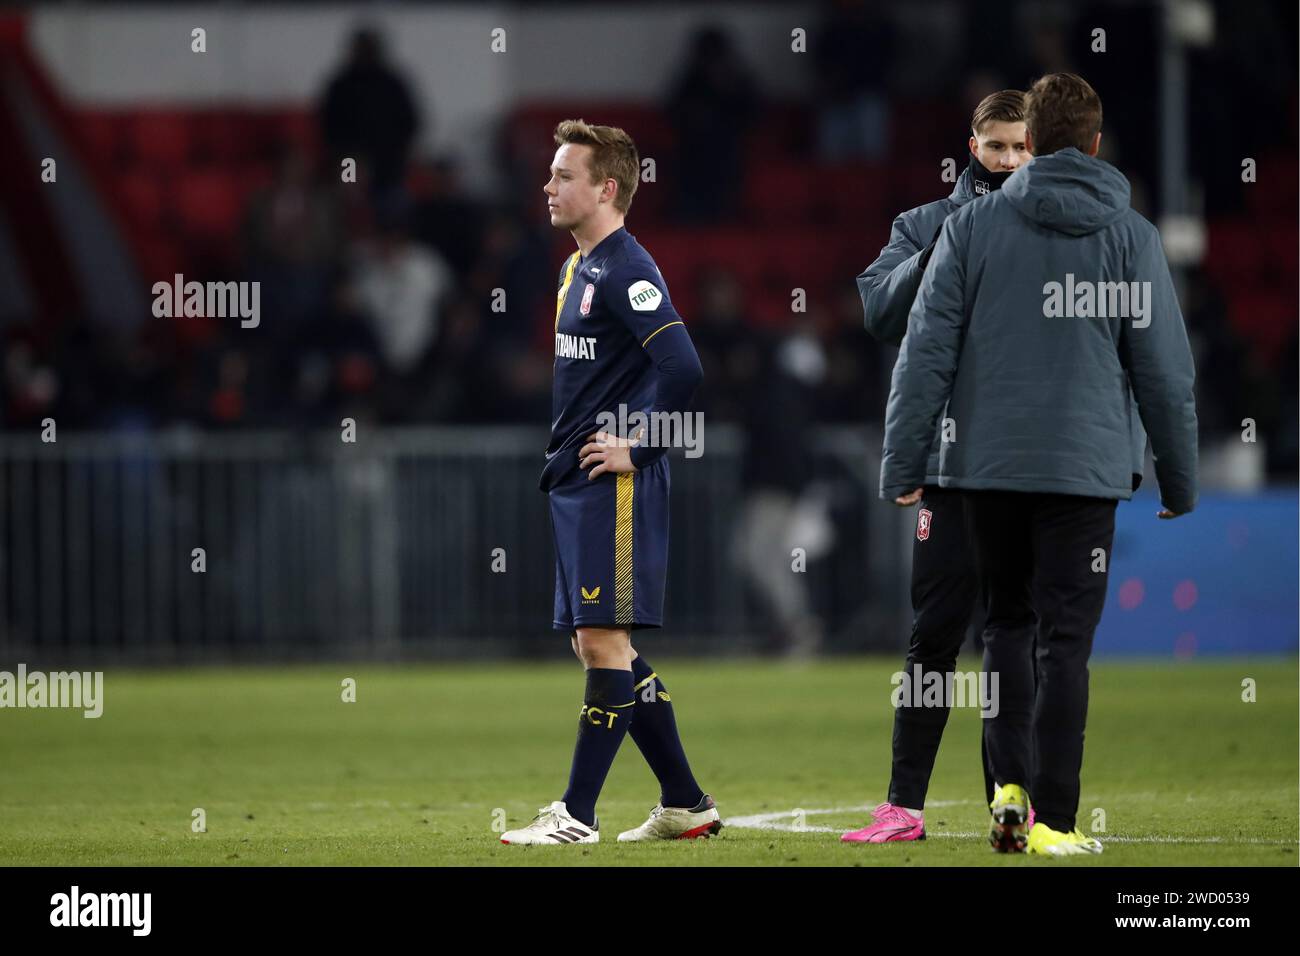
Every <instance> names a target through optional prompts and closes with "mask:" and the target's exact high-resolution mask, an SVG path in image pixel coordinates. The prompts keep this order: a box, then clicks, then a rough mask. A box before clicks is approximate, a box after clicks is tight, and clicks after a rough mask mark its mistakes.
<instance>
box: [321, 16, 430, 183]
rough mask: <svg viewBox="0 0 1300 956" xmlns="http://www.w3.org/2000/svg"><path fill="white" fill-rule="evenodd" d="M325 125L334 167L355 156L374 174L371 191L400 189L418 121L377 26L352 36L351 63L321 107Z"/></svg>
mask: <svg viewBox="0 0 1300 956" xmlns="http://www.w3.org/2000/svg"><path fill="white" fill-rule="evenodd" d="M320 122H321V130H322V132H323V134H324V138H325V143H326V145H327V146H328V147H329V150H330V154H331V158H332V159H333V165H334V168H338V160H339V159H340V158H341V157H345V156H348V157H352V158H353V159H356V160H357V161H358V166H362V165H363V161H364V167H365V170H366V172H367V174H368V175H369V178H370V186H371V194H372V195H373V196H374V197H375V198H376V199H383V198H386V197H387V196H389V195H390V194H391V193H393V192H395V191H399V190H400V188H401V185H402V180H403V177H404V176H405V173H406V160H407V156H408V154H409V153H410V149H411V144H412V143H413V142H414V141H415V133H416V130H417V129H418V127H419V120H418V117H417V115H416V111H415V103H414V101H413V100H412V98H411V93H410V90H409V89H408V88H407V85H406V81H405V80H403V79H402V77H401V76H399V75H398V74H397V73H396V72H395V71H394V70H393V69H392V68H391V67H390V66H389V65H388V63H387V62H385V59H384V48H383V41H382V39H381V37H380V35H379V34H378V33H377V32H376V31H375V30H373V29H370V28H363V29H360V30H357V31H356V32H355V33H354V34H353V35H352V46H351V51H350V53H349V57H348V62H347V63H346V64H345V65H344V67H343V68H342V69H341V70H340V71H339V72H338V73H337V74H336V75H335V76H334V78H333V79H331V80H330V82H329V85H328V86H327V87H326V89H325V95H324V97H323V99H322V100H321V107H320Z"/></svg>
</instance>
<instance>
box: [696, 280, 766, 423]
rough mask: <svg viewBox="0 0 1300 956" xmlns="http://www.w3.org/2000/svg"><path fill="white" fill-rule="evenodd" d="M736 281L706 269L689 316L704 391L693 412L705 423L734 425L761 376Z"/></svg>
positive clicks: (758, 350)
mask: <svg viewBox="0 0 1300 956" xmlns="http://www.w3.org/2000/svg"><path fill="white" fill-rule="evenodd" d="M742 296H743V292H742V289H741V287H740V283H739V281H737V279H736V277H735V276H734V275H732V274H731V273H730V272H727V271H726V270H724V269H711V270H709V271H707V272H705V273H704V275H703V276H702V277H701V279H700V283H699V299H698V302H697V304H696V307H695V312H694V314H693V315H692V316H691V320H690V321H691V340H692V341H693V342H694V343H695V351H696V352H697V353H699V356H700V364H701V365H702V366H703V367H704V382H705V386H704V388H702V389H700V391H699V393H698V394H697V395H696V397H695V405H694V408H695V409H696V410H697V411H700V412H703V413H704V416H705V420H706V421H710V422H739V421H741V420H742V419H744V418H745V414H746V413H745V403H746V401H747V400H748V398H749V397H750V392H751V390H752V389H753V388H754V386H755V384H756V382H757V379H758V376H759V375H760V374H761V372H762V367H761V366H762V362H763V356H762V351H761V346H760V342H759V339H758V335H757V334H756V333H755V332H754V330H753V328H752V327H751V326H750V325H749V324H748V323H747V322H746V320H745V312H744V300H743V298H742Z"/></svg>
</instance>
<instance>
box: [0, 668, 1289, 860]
mask: <svg viewBox="0 0 1300 956" xmlns="http://www.w3.org/2000/svg"><path fill="white" fill-rule="evenodd" d="M649 656H650V660H651V662H652V663H653V664H654V666H655V667H656V669H657V670H658V671H659V673H660V674H661V676H662V677H663V680H664V682H665V684H666V685H667V687H668V690H669V692H670V693H671V694H672V697H673V703H674V706H675V707H676V711H677V718H678V723H679V726H680V727H681V729H682V734H683V738H684V740H685V743H686V748H687V753H688V754H689V755H690V758H691V762H692V765H693V768H694V769H695V771H696V775H697V777H698V778H699V780H700V782H701V784H702V785H703V786H704V787H705V788H706V789H707V790H708V791H709V792H710V793H712V794H713V795H714V797H715V798H716V799H717V801H718V805H719V809H720V810H721V811H722V814H723V817H724V819H725V820H728V821H729V822H730V824H731V825H729V826H728V827H727V828H726V829H724V830H723V831H722V833H721V835H719V836H718V837H716V838H714V839H712V840H708V841H703V840H701V841H693V842H690V843H685V842H683V843H677V842H673V843H666V844H655V845H623V846H620V845H619V844H617V843H616V842H615V840H616V837H617V835H618V832H619V831H620V830H624V829H627V828H629V827H632V826H635V825H636V824H638V823H640V822H641V821H642V820H643V819H644V818H645V816H646V815H647V812H648V810H649V808H650V807H651V806H652V805H653V804H654V803H655V801H656V800H657V798H658V788H657V787H656V784H655V781H654V778H653V776H652V775H651V774H650V771H649V770H648V768H647V767H646V766H645V764H644V762H643V761H642V760H641V757H640V754H639V752H638V751H637V749H636V746H635V745H634V744H633V743H632V741H631V739H630V738H628V739H627V740H626V742H625V744H624V746H623V748H622V750H621V751H620V753H619V756H618V760H617V761H616V763H615V765H614V769H613V771H612V773H611V774H610V778H609V781H608V783H607V785H606V787H605V792H604V794H603V796H602V798H601V801H600V804H599V807H598V809H599V813H600V817H601V835H602V838H603V842H602V843H601V844H599V845H597V846H567V847H559V846H557V847H508V846H503V845H501V844H500V843H499V842H498V831H499V830H500V829H503V828H504V826H505V825H508V826H511V827H513V826H517V825H519V824H521V823H523V822H526V821H527V820H529V819H531V817H532V815H533V813H534V812H535V811H536V808H537V807H539V806H542V805H543V804H545V803H547V802H549V801H551V800H555V799H559V797H560V795H561V794H562V793H563V790H564V786H565V782H566V779H567V773H568V762H569V757H570V755H571V753H572V749H573V741H574V730H575V722H576V719H577V712H578V707H579V705H580V703H581V700H580V697H581V692H582V686H583V685H582V676H581V670H580V667H579V665H578V664H577V662H576V661H575V662H570V663H567V664H560V663H555V664H551V663H547V664H536V665H520V664H510V665H457V666H429V665H421V666H403V667H399V668H378V667H352V666H348V665H339V666H327V667H311V668H274V669H269V668H268V669H236V670H184V671H150V672H124V671H109V672H108V673H107V674H106V675H105V691H104V699H105V703H104V714H103V716H102V717H101V718H99V719H97V720H95V719H85V718H83V717H82V714H81V712H80V711H67V710H11V709H5V710H0V768H3V769H0V862H3V863H6V864H19V865H23V864H40V865H60V864H73V865H160V864H161V865H177V864H181V865H185V864H196V865H230V866H241V865H242V866H248V865H280V864H295V865H304V864H305V865H316V864H330V865H389V864H398V865H415V866H426V865H525V866H527V865H589V864H596V865H656V866H690V865H703V866H707V865H841V866H898V865H912V866H929V865H940V866H943V865H987V866H999V865H1000V866H1006V865H1011V866H1063V865H1064V866H1081V865H1082V866H1089V865H1109V866H1116V865H1139V866H1140V865H1149V864H1150V865H1156V864H1159V865H1186V866H1218V865H1290V866H1294V865H1296V851H1297V836H1298V834H1297V806H1298V803H1300V797H1298V794H1297V772H1298V768H1297V750H1298V741H1297V670H1296V662H1295V661H1294V660H1279V659H1269V660H1246V659H1234V660H1215V661H1197V662H1174V661H1163V662H1159V663H1136V664H1135V663H1122V662H1113V663H1112V662H1103V663H1098V664H1094V666H1093V667H1092V685H1091V687H1092V693H1091V706H1090V716H1089V722H1088V738H1087V748H1086V752H1085V759H1084V772H1083V797H1082V802H1081V806H1080V817H1079V818H1080V825H1081V826H1082V827H1083V828H1084V829H1085V830H1088V829H1089V828H1090V827H1091V825H1092V823H1093V821H1094V820H1096V819H1099V817H1097V816H1096V815H1095V811H1096V810H1101V811H1104V814H1105V830H1104V832H1098V833H1097V834H1096V835H1097V836H1099V837H1100V838H1101V839H1102V840H1103V842H1105V844H1106V851H1105V853H1104V854H1103V855H1102V856H1101V857H1096V858H1088V859H1074V860H1070V861H1051V860H1046V861H1045V860H1038V859H1035V858H1025V857H1002V856H997V855H995V854H993V853H992V852H991V851H990V850H989V849H988V847H987V845H986V844H985V843H984V830H985V826H986V821H987V816H988V814H987V811H986V809H984V807H983V806H982V805H981V804H982V796H983V784H982V776H981V772H980V764H979V757H978V747H979V732H980V726H979V724H980V720H979V716H978V712H977V711H975V710H955V711H954V712H953V714H952V717H951V719H950V720H949V723H948V729H947V732H946V733H945V736H944V742H943V746H942V748H941V750H940V752H939V761H938V765H937V766H936V768H935V773H934V777H933V779H932V781H931V787H930V801H929V805H928V807H927V810H926V823H927V829H928V831H929V834H930V838H929V839H928V840H926V841H925V842H924V843H906V844H887V845H883V846H849V845H844V844H841V843H839V840H838V833H839V832H840V831H841V830H842V829H847V828H851V827H856V826H861V825H862V824H863V823H864V822H865V820H866V819H867V813H866V810H867V808H868V807H869V806H873V805H874V804H876V803H878V802H880V801H881V800H883V799H884V797H885V791H886V787H887V785H888V781H889V749H890V735H891V726H892V716H893V712H892V710H891V708H890V703H889V694H890V691H891V689H892V688H891V685H890V682H889V676H890V674H892V673H893V672H894V671H895V670H897V669H898V668H899V667H900V666H901V664H900V661H901V658H900V660H894V659H892V658H889V659H885V658H876V659H847V660H836V661H831V662H826V663H819V664H814V665H808V666H802V667H795V666H788V665H783V664H776V663H768V662H740V661H728V662H701V661H681V662H672V661H668V660H656V659H655V658H654V656H653V655H649ZM961 666H963V667H977V666H978V664H977V663H976V662H975V661H974V660H968V661H963V663H962V665H961ZM347 677H351V678H354V679H355V680H356V682H357V685H356V696H357V699H356V702H355V703H344V702H343V701H342V700H341V683H342V681H343V679H344V678H347ZM1247 677H1249V678H1253V679H1254V681H1255V684H1256V694H1257V700H1256V702H1254V703H1246V702H1243V701H1242V681H1243V679H1245V678H1247ZM196 809H202V811H203V813H204V816H205V818H206V825H207V830H206V832H202V833H199V832H194V831H193V829H192V821H193V820H194V816H193V813H194V811H195V810H196ZM796 810H802V811H803V813H802V814H795V813H794V811H796ZM799 827H802V829H799Z"/></svg>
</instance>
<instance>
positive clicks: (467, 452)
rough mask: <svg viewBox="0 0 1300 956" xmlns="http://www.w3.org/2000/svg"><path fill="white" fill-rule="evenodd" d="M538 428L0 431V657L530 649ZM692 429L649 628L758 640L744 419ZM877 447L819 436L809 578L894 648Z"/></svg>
mask: <svg viewBox="0 0 1300 956" xmlns="http://www.w3.org/2000/svg"><path fill="white" fill-rule="evenodd" d="M546 437H547V436H546V433H545V432H544V431H543V430H538V429H533V428H523V427H498V428H477V427H476V428H472V429H471V428H460V427H446V428H443V427H439V428H383V429H380V428H374V429H366V428H364V427H363V428H361V429H360V430H359V431H358V438H357V441H356V442H355V443H347V442H343V441H342V440H341V438H340V435H339V434H338V433H336V432H333V433H311V434H307V433H298V432H252V433H250V432H244V433H207V432H193V431H176V432H158V433H151V434H84V433H83V434H74V435H61V436H60V437H59V439H58V441H57V442H51V443H44V442H41V441H40V439H39V438H38V437H37V436H34V435H15V434H13V433H8V434H3V435H0V659H10V660H18V659H29V660H30V659H32V658H37V657H39V659H41V660H46V661H56V660H58V659H61V658H74V657H75V658H77V659H84V658H86V657H91V658H95V659H101V660H110V661H139V662H166V661H198V660H249V659H294V658H308V659H310V658H320V657H336V656H349V657H362V658H375V659H397V658H402V657H410V656H430V655H434V656H452V655H482V654H507V653H515V654H519V653H525V654H526V653H542V652H543V650H542V649H543V648H545V647H549V646H552V645H551V644H547V643H546V642H547V641H548V640H550V641H551V642H552V643H554V641H553V639H554V637H555V635H554V632H553V631H551V629H550V619H551V610H552V605H553V594H554V558H553V555H552V550H551V548H552V544H551V532H550V523H549V518H548V511H547V505H546V499H545V496H544V495H543V494H542V493H541V492H540V491H538V489H537V480H538V477H539V474H540V470H541V464H542V449H543V448H544V446H545V444H546ZM708 438H709V443H708V446H707V453H706V454H704V455H703V456H701V457H699V458H697V459H692V460H683V459H682V458H681V456H680V455H679V454H677V453H674V455H673V461H672V481H673V490H672V519H671V520H672V524H671V531H670V535H671V548H670V561H671V565H670V569H669V577H668V595H667V607H666V609H665V616H666V627H665V629H664V631H663V632H662V636H663V637H665V638H667V639H668V640H669V643H671V644H672V646H673V647H674V648H676V649H681V650H686V649H692V650H700V651H709V650H713V651H719V652H721V651H727V650H736V649H743V648H752V647H755V646H758V645H759V644H761V643H762V641H763V639H764V638H763V635H764V631H765V629H766V628H767V627H768V626H769V624H770V622H769V621H768V620H767V615H766V613H765V611H764V607H763V602H762V595H761V594H755V593H753V590H754V589H753V587H752V586H751V585H747V583H746V580H745V576H744V574H743V573H741V572H740V570H739V568H738V566H737V564H736V561H735V560H734V557H733V555H734V546H733V545H734V537H735V531H736V529H737V525H738V522H740V521H741V514H742V508H743V505H744V501H745V495H746V492H747V489H745V488H744V487H742V482H741V461H742V453H743V450H744V436H743V435H742V434H741V433H740V432H739V431H737V430H736V429H734V428H729V427H728V426H725V425H720V426H714V427H711V428H710V432H709V436H708ZM879 447H880V446H879V438H878V435H875V434H872V433H870V432H868V431H866V430H862V429H824V430H822V431H820V432H819V433H818V436H817V440H816V443H815V448H816V458H817V473H818V475H819V476H821V477H820V478H819V481H820V482H821V483H822V485H823V487H824V488H826V489H828V494H827V496H826V497H827V500H828V501H829V502H830V510H831V514H832V516H833V518H834V522H835V527H836V541H835V544H834V546H833V548H832V549H831V551H830V553H829V554H828V555H827V556H826V557H825V558H823V559H821V560H819V561H817V562H814V563H813V564H811V565H810V566H809V569H808V573H807V574H808V576H807V578H806V579H804V583H805V584H806V586H807V587H808V589H809V594H810V600H811V603H812V604H813V605H814V606H815V607H816V608H817V609H818V612H819V614H821V615H822V616H823V618H824V620H825V622H826V624H827V625H828V632H829V635H830V641H829V646H830V647H832V648H836V647H842V648H853V649H862V648H864V647H871V646H886V647H896V646H897V645H898V641H899V640H900V638H899V637H898V635H899V634H901V633H902V631H900V630H899V629H898V627H897V625H898V620H899V618H898V615H899V614H900V613H901V612H903V611H905V608H900V606H899V598H900V596H904V597H905V592H904V590H903V587H902V585H901V583H900V582H903V581H904V580H905V570H906V569H905V568H902V567H901V562H900V561H899V554H900V552H899V549H898V542H899V540H900V537H901V536H900V534H899V533H898V518H897V516H895V515H894V514H893V513H892V512H893V511H895V510H897V509H889V508H888V507H887V506H886V507H880V506H879V504H878V503H876V502H875V500H874V499H875V493H874V490H875V483H876V475H878V473H879V463H878V455H879ZM772 453H773V454H780V453H781V452H780V450H779V449H773V452H772ZM873 523H874V525H875V527H874V529H873V528H872V527H871V525H872V524H873ZM873 531H874V533H873ZM195 549H202V553H201V554H200V553H199V552H197V551H196V550H195ZM497 549H501V550H499V551H498V550H497ZM502 560H504V568H502V566H501V565H502ZM200 562H202V563H201V564H200ZM200 568H201V570H199V569H200ZM659 637H660V635H656V640H657V641H658V640H659ZM558 643H559V644H561V645H565V646H567V642H564V641H560V642H558Z"/></svg>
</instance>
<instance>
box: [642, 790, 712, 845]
mask: <svg viewBox="0 0 1300 956" xmlns="http://www.w3.org/2000/svg"><path fill="white" fill-rule="evenodd" d="M721 829H722V816H721V815H720V814H719V813H718V808H717V807H716V806H715V805H714V803H713V798H712V797H711V796H709V795H708V794H707V793H706V794H705V795H704V799H702V800H701V801H700V802H699V803H698V804H697V805H696V806H695V807H694V808H692V809H687V808H685V807H665V806H664V805H663V804H662V803H659V804H656V805H655V808H654V809H653V810H651V811H650V819H649V820H647V821H646V822H645V823H643V824H641V825H640V826H639V827H637V828H636V829H635V830H626V831H624V832H623V833H620V834H619V835H618V842H619V843H637V842H639V841H641V840H693V839H695V838H697V837H705V838H708V837H711V836H713V835H714V834H715V833H717V832H718V831H719V830H721Z"/></svg>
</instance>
